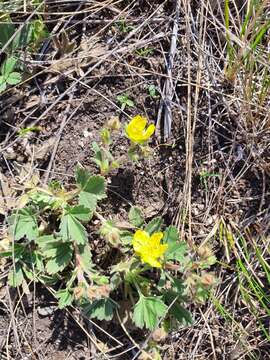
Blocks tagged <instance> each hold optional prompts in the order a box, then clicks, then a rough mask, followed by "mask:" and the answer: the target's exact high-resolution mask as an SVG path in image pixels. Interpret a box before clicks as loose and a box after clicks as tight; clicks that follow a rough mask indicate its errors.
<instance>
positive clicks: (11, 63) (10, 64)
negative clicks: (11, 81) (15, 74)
mask: <svg viewBox="0 0 270 360" xmlns="http://www.w3.org/2000/svg"><path fill="white" fill-rule="evenodd" d="M16 63H17V59H16V58H15V57H14V56H10V57H8V58H7V59H6V61H5V62H4V65H3V67H2V74H3V75H4V77H5V78H6V79H7V78H8V76H9V74H10V73H12V71H13V70H14V68H15V66H16Z"/></svg>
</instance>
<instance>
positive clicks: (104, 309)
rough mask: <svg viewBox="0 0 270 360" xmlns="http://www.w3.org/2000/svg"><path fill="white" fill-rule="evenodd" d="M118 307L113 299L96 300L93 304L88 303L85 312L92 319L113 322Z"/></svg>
mask: <svg viewBox="0 0 270 360" xmlns="http://www.w3.org/2000/svg"><path fill="white" fill-rule="evenodd" d="M117 307H118V305H117V303H116V302H115V301H113V300H112V299H111V298H106V299H99V300H95V301H93V302H92V303H86V304H85V305H84V306H83V308H84V312H85V314H86V315H87V316H89V317H90V318H96V319H98V320H100V321H102V320H106V321H109V320H112V318H113V313H114V310H115V309H116V308H117Z"/></svg>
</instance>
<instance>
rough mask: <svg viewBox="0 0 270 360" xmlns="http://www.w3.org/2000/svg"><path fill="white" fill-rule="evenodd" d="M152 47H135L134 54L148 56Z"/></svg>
mask: <svg viewBox="0 0 270 360" xmlns="http://www.w3.org/2000/svg"><path fill="white" fill-rule="evenodd" d="M153 51H154V49H153V48H150V47H144V48H141V49H137V50H136V51H135V54H136V55H138V56H141V57H148V56H150V55H152V54H153Z"/></svg>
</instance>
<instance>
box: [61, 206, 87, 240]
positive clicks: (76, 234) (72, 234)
mask: <svg viewBox="0 0 270 360" xmlns="http://www.w3.org/2000/svg"><path fill="white" fill-rule="evenodd" d="M91 215H92V214H91V211H90V209H88V208H86V207H84V206H82V205H79V206H74V207H66V209H65V213H64V215H63V217H62V219H61V223H60V235H61V236H62V238H63V239H64V240H66V241H72V240H74V241H76V242H77V244H78V245H83V244H85V243H86V242H87V233H86V230H85V228H84V226H83V225H82V224H81V222H80V221H88V220H89V219H90V217H91Z"/></svg>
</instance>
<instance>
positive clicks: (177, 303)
mask: <svg viewBox="0 0 270 360" xmlns="http://www.w3.org/2000/svg"><path fill="white" fill-rule="evenodd" d="M164 301H165V303H166V304H167V305H168V306H169V310H168V312H169V314H170V315H171V316H172V317H173V318H174V319H175V320H177V321H178V322H179V323H180V324H181V325H184V326H186V325H191V324H192V323H193V319H192V316H191V314H190V312H189V311H188V310H186V309H185V308H184V307H183V306H182V305H181V295H179V294H178V293H176V292H174V291H167V292H166V293H165V294H164Z"/></svg>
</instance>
